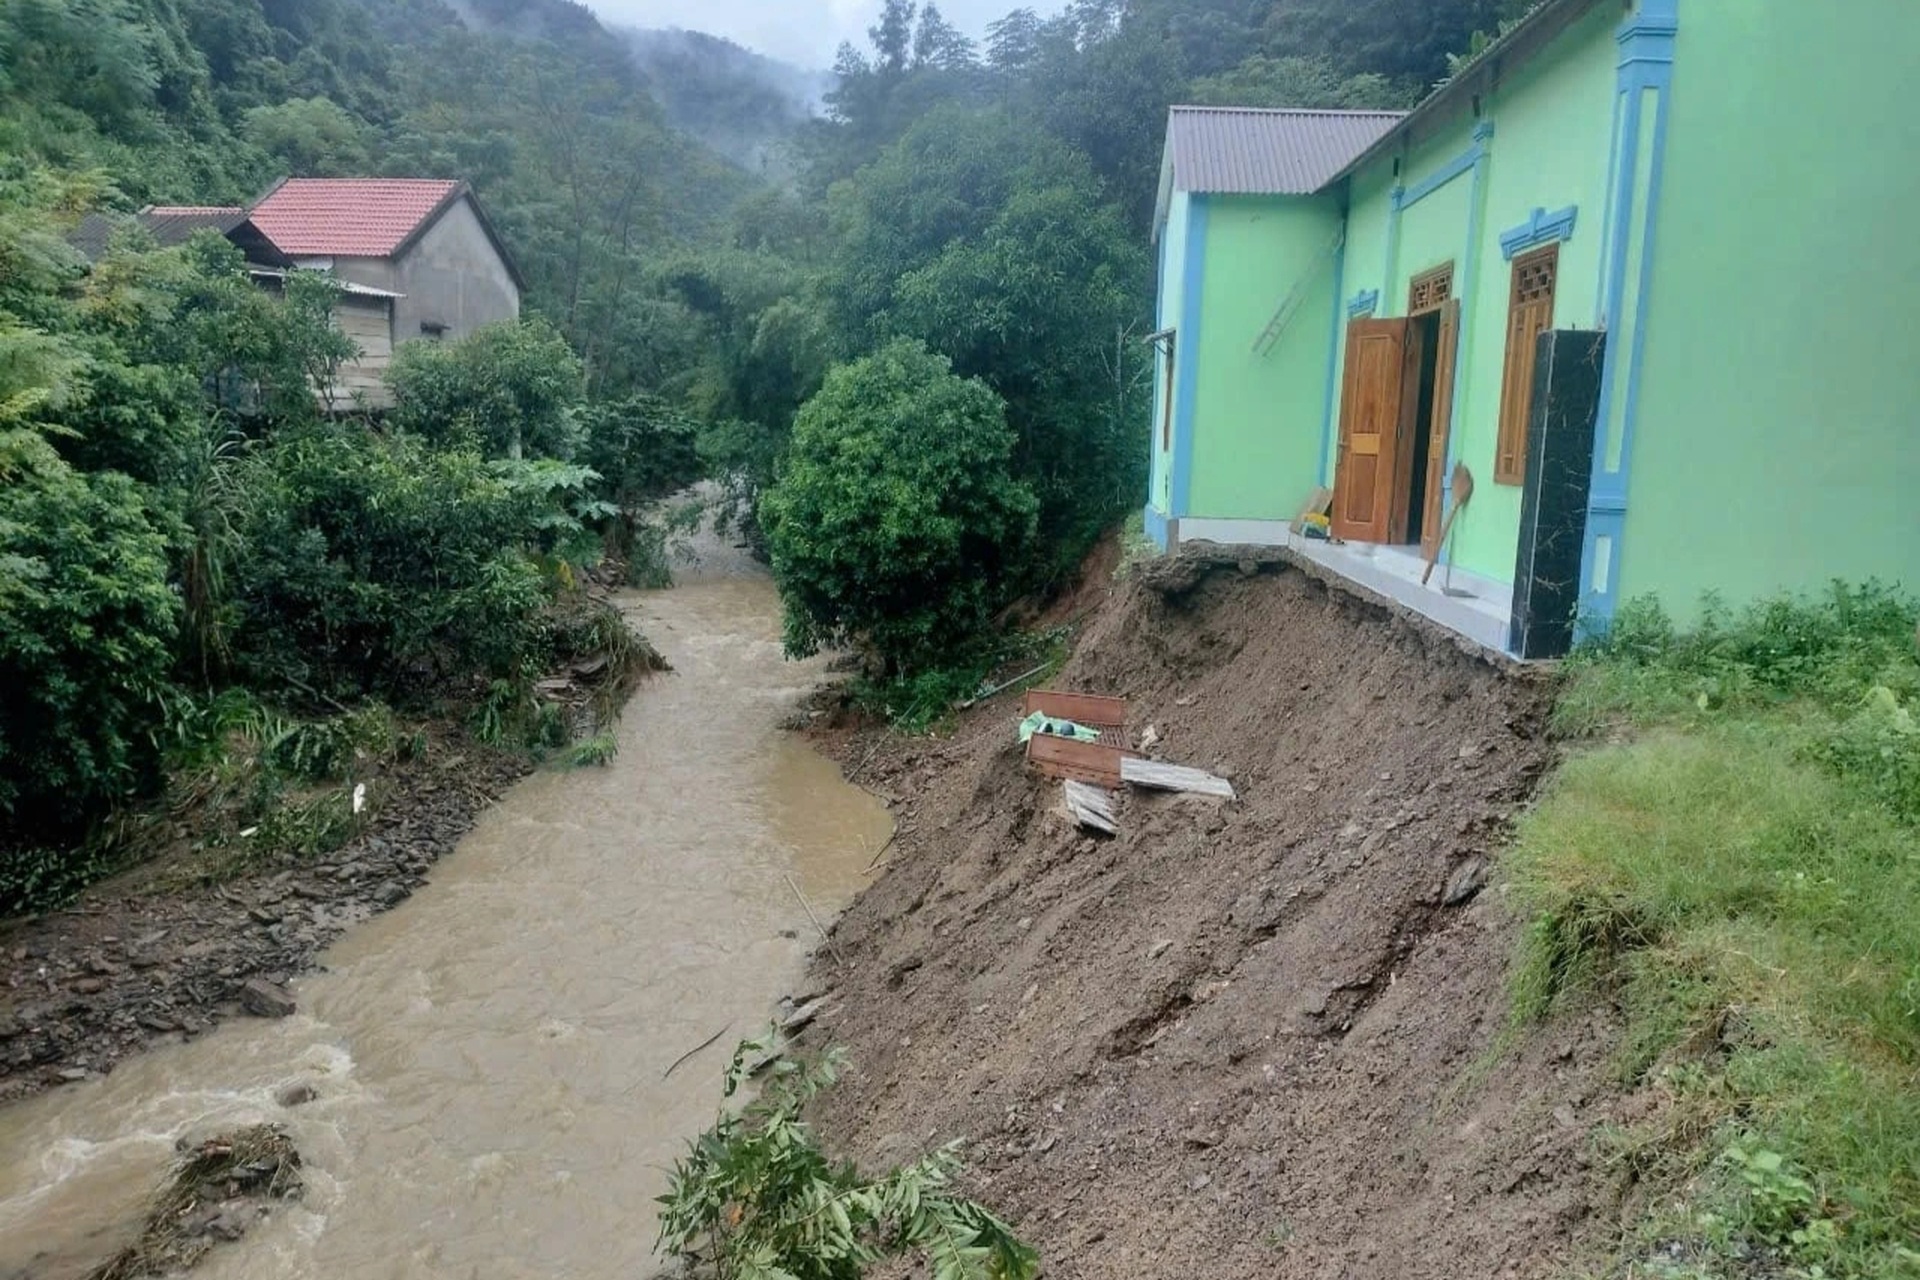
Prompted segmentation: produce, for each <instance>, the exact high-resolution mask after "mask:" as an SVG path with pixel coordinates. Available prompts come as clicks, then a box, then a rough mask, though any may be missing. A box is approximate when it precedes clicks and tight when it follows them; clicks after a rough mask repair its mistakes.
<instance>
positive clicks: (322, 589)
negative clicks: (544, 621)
mask: <svg viewBox="0 0 1920 1280" xmlns="http://www.w3.org/2000/svg"><path fill="white" fill-rule="evenodd" d="M246 466H247V470H248V474H247V478H246V483H245V489H246V491H247V494H248V499H247V505H246V509H245V510H244V512H243V513H242V515H241V518H240V519H241V538H242V540H243V542H244V543H245V544H246V545H247V546H248V547H250V548H251V549H252V550H251V553H250V554H249V555H248V556H246V557H245V558H243V559H242V560H240V561H239V562H238V563H236V564H235V565H234V566H233V567H232V570H231V578H232V590H233V594H234V599H235V603H236V606H237V608H238V610H239V611H240V615H241V620H240V623H239V625H238V627H237V628H236V632H235V636H234V648H235V654H236V663H237V665H238V667H239V669H240V670H241V671H243V672H244V673H246V674H248V675H249V676H250V678H252V679H253V680H256V681H258V682H260V683H261V684H262V685H263V686H264V687H267V688H274V687H276V685H277V684H283V683H284V682H286V681H287V680H289V679H291V680H293V681H296V682H298V684H299V685H305V686H308V687H310V688H312V689H314V690H316V691H320V692H330V693H334V694H337V695H340V696H351V697H357V696H359V695H361V694H365V693H372V692H379V693H381V694H383V695H386V696H394V697H401V698H405V697H408V696H413V695H418V694H420V693H423V692H428V691H433V690H439V689H445V688H447V687H448V686H449V685H450V684H451V683H452V682H455V681H459V680H462V679H465V678H466V677H469V676H471V675H475V674H489V675H496V676H504V675H507V674H510V673H517V671H518V669H519V667H520V666H521V664H522V662H523V661H524V659H525V658H526V657H527V656H528V654H529V653H530V651H531V650H532V648H533V646H534V644H535V641H536V639H537V637H538V635H539V619H538V616H537V615H538V611H539V609H540V607H541V605H542V604H543V603H544V602H545V600H546V598H547V590H546V588H545V586H544V585H543V581H542V576H541V573H540V571H539V569H538V568H537V567H536V566H535V564H534V563H533V561H532V560H531V559H530V557H529V553H530V552H532V551H534V550H536V549H537V546H538V544H539V542H540V540H541V539H542V538H543V537H545V536H548V534H549V532H550V531H549V530H547V529H546V526H547V525H548V524H549V523H550V522H551V521H553V520H554V519H555V518H556V517H560V518H564V512H556V511H555V508H554V507H553V505H552V502H551V495H550V493H548V492H544V491H543V490H542V488H541V486H538V485H533V484H516V483H514V482H513V481H511V480H510V479H509V478H507V477H506V476H504V475H503V474H502V473H501V471H500V470H499V469H497V468H495V467H493V466H491V465H489V464H488V463H486V462H485V461H483V460H482V459H481V458H480V456H479V455H478V454H476V453H469V452H462V451H458V450H436V449H431V448H428V447H427V446H426V445H425V444H423V443H422V442H421V441H419V440H417V439H413V438H410V437H405V436H401V437H391V438H390V437H382V436H378V435H375V434H372V433H370V432H368V431H366V430H364V429H362V428H360V427H358V426H354V425H337V426H323V427H315V428H311V429H308V430H304V431H297V432H291V433H288V434H287V435H285V436H284V437H282V438H281V439H279V440H276V441H275V442H273V443H272V444H271V445H269V446H268V447H266V448H264V449H261V450H258V451H256V452H255V453H254V454H253V455H252V456H251V457H250V458H249V459H248V460H247V464H246Z"/></svg>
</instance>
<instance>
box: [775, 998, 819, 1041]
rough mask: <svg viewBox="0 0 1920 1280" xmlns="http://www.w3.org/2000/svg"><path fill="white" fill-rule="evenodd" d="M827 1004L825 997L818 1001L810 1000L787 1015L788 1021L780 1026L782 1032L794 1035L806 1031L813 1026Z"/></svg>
mask: <svg viewBox="0 0 1920 1280" xmlns="http://www.w3.org/2000/svg"><path fill="white" fill-rule="evenodd" d="M826 1004H827V998H826V997H825V996H821V997H820V998H819V999H817V1000H809V1001H808V1002H807V1003H805V1004H803V1005H801V1006H800V1007H799V1008H798V1009H795V1010H794V1011H793V1012H792V1013H790V1014H788V1015H787V1017H786V1020H785V1021H783V1022H782V1023H781V1024H780V1030H781V1032H782V1033H784V1034H786V1035H793V1034H794V1033H796V1032H799V1031H804V1030H805V1029H806V1028H807V1027H808V1026H810V1025H811V1024H812V1022H813V1020H814V1019H815V1018H817V1017H819V1016H820V1010H822V1009H824V1008H825V1007H826Z"/></svg>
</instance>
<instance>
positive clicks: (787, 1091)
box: [657, 1042, 1040, 1280]
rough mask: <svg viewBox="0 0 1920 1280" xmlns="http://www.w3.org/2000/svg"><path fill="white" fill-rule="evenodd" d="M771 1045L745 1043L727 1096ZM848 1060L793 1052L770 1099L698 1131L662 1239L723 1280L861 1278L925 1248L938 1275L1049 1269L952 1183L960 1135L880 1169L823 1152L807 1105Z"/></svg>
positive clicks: (998, 1277)
mask: <svg viewBox="0 0 1920 1280" xmlns="http://www.w3.org/2000/svg"><path fill="white" fill-rule="evenodd" d="M763 1048H764V1046H762V1045H758V1044H755V1043H752V1042H748V1043H744V1044H742V1045H741V1046H740V1047H739V1048H738V1049H736V1050H735V1051H734V1055H733V1062H732V1064H731V1065H730V1066H729V1067H728V1068H727V1075H726V1086H725V1096H726V1097H728V1098H732V1097H733V1096H734V1095H735V1094H736V1093H738V1092H739V1089H740V1086H741V1084H742V1083H743V1082H744V1081H745V1079H746V1075H747V1065H746V1064H747V1061H748V1059H749V1057H751V1056H754V1055H756V1054H758V1053H759V1052H761V1051H762V1050H763ZM839 1068H840V1059H839V1057H838V1055H836V1054H831V1053H830V1054H829V1055H828V1056H827V1058H826V1059H825V1060H824V1061H822V1062H820V1063H818V1064H815V1065H812V1066H806V1067H802V1066H800V1065H798V1064H795V1063H792V1062H788V1061H782V1062H780V1063H778V1064H776V1065H775V1068H774V1070H775V1071H776V1072H777V1074H776V1075H775V1076H774V1078H773V1080H772V1082H771V1083H770V1084H769V1085H768V1086H767V1088H766V1090H765V1092H764V1093H762V1095H761V1096H760V1097H759V1098H757V1099H755V1100H754V1101H752V1102H750V1103H748V1104H747V1105H746V1107H745V1108H743V1109H742V1110H740V1111H737V1112H723V1113H722V1114H721V1116H720V1118H719V1119H718V1120H716V1121H715V1122H714V1125H713V1127H712V1128H711V1129H709V1130H707V1132H705V1133H704V1134H702V1135H701V1136H700V1137H698V1138H696V1139H695V1140H694V1142H693V1144H692V1149H691V1150H690V1151H689V1152H688V1154H687V1156H686V1157H685V1158H684V1159H682V1160H679V1161H677V1162H676V1163H675V1165H674V1167H673V1172H672V1175H671V1181H670V1182H669V1184H668V1189H667V1194H666V1195H664V1196H662V1197H660V1204H661V1206H662V1208H661V1212H660V1239H659V1244H658V1245H657V1247H658V1248H661V1249H664V1250H666V1251H667V1252H669V1253H671V1254H673V1255H674V1256H676V1257H678V1258H680V1259H681V1260H682V1261H685V1262H688V1263H697V1264H698V1265H700V1266H701V1267H703V1268H707V1269H710V1270H711V1273H712V1274H713V1275H714V1276H715V1277H716V1278H717V1280H774V1278H775V1277H788V1280H859V1277H861V1276H863V1275H865V1274H866V1271H867V1268H868V1267H869V1266H871V1265H872V1264H874V1263H875V1262H879V1261H881V1260H882V1259H886V1258H898V1257H904V1256H909V1255H913V1254H921V1255H923V1256H924V1257H925V1258H926V1260H927V1262H928V1264H929V1267H930V1268H931V1274H932V1275H933V1276H934V1278H935V1280H1028V1278H1029V1277H1032V1276H1035V1275H1037V1274H1038V1273H1039V1269H1040V1258H1039V1255H1038V1254H1036V1253H1035V1252H1034V1251H1033V1250H1032V1249H1030V1248H1028V1247H1027V1246H1026V1245H1025V1244H1023V1243H1021V1242H1020V1240H1019V1239H1018V1238H1017V1237H1016V1236H1015V1235H1014V1234H1013V1231H1012V1229H1011V1228H1010V1227H1008V1226H1007V1224H1006V1223H1004V1222H1001V1221H1000V1220H999V1219H998V1218H996V1217H994V1216H993V1214H992V1213H990V1212H988V1211H987V1210H986V1209H985V1208H983V1207H981V1206H980V1205H978V1204H975V1203H974V1202H973V1201H971V1200H964V1199H961V1198H959V1197H957V1196H955V1195H953V1194H952V1192H951V1191H950V1190H949V1189H948V1188H949V1187H950V1186H951V1184H952V1181H953V1178H954V1176H955V1175H956V1174H957V1173H958V1172H959V1170H960V1157H959V1148H960V1144H959V1143H952V1144H950V1145H948V1146H945V1147H942V1148H940V1149H939V1150H937V1151H935V1152H933V1153H931V1154H930V1155H927V1156H924V1157H922V1158H921V1159H920V1160H918V1161H915V1162H914V1163H913V1164H910V1165H906V1166H904V1167H902V1168H898V1169H894V1170H892V1171H891V1172H889V1173H886V1174H884V1175H882V1176H880V1177H877V1178H868V1177H864V1176H863V1175H861V1173H860V1172H859V1171H858V1170H857V1169H855V1168H854V1166H853V1165H852V1164H851V1163H846V1162H841V1163H835V1162H834V1161H831V1160H829V1159H828V1158H827V1157H826V1155H825V1154H824V1153H823V1152H821V1150H820V1148H819V1146H818V1144H817V1143H816V1141H815V1139H814V1136H813V1133H812V1131H811V1130H810V1129H809V1128H808V1127H807V1126H806V1124H805V1123H804V1122H803V1121H802V1120H801V1119H800V1111H801V1108H803V1107H804V1106H805V1105H806V1104H807V1102H808V1101H809V1100H810V1099H812V1098H813V1097H815V1096H816V1095H817V1094H818V1093H819V1092H820V1091H821V1090H822V1089H824V1088H826V1087H827V1086H829V1085H831V1084H832V1083H833V1081H834V1079H835V1077H836V1076H837V1075H838V1072H839Z"/></svg>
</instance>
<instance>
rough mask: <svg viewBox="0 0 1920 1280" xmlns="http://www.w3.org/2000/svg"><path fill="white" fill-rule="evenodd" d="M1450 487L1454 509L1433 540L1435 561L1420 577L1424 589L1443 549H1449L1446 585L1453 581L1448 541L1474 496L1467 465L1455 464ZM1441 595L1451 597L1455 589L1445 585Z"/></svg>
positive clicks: (1432, 560) (1471, 476) (1430, 561)
mask: <svg viewBox="0 0 1920 1280" xmlns="http://www.w3.org/2000/svg"><path fill="white" fill-rule="evenodd" d="M1450 487H1451V488H1452V490H1453V507H1452V509H1451V510H1449V511H1448V512H1447V518H1446V520H1445V521H1444V522H1443V523H1442V524H1441V525H1440V536H1439V537H1437V538H1435V539H1434V540H1433V559H1431V560H1429V561H1427V571H1426V572H1425V573H1423V574H1421V575H1420V585H1421V586H1423V587H1424V586H1426V585H1427V582H1428V580H1430V579H1431V578H1432V577H1433V566H1434V565H1436V564H1438V563H1439V562H1440V551H1441V548H1443V547H1446V548H1447V577H1446V583H1447V584H1450V583H1452V581H1453V549H1452V548H1451V547H1448V546H1447V539H1448V538H1449V537H1450V536H1452V534H1453V522H1454V521H1455V520H1456V519H1458V518H1459V515H1460V511H1461V509H1462V508H1463V507H1465V506H1466V505H1467V499H1469V498H1471V497H1472V496H1473V472H1471V471H1469V470H1467V464H1466V463H1464V462H1456V463H1454V464H1453V482H1452V484H1451V486H1450ZM1440 593H1441V594H1442V595H1449V596H1450V595H1452V594H1453V588H1452V587H1451V586H1450V585H1446V584H1443V585H1442V586H1441V588H1440Z"/></svg>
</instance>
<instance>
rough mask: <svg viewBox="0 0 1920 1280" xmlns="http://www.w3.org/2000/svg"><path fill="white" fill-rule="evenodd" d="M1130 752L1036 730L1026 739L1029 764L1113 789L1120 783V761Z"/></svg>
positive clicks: (1050, 773) (1049, 773)
mask: <svg viewBox="0 0 1920 1280" xmlns="http://www.w3.org/2000/svg"><path fill="white" fill-rule="evenodd" d="M1127 754H1130V753H1128V752H1124V751H1122V750H1121V749H1120V748H1119V747H1110V746H1108V745H1106V744H1105V743H1103V742H1075V741H1074V740H1073V739H1072V738H1056V737H1054V736H1053V735H1052V734H1050V733H1036V734H1034V735H1033V736H1032V737H1031V738H1029V739H1027V763H1028V764H1030V765H1032V766H1033V767H1034V768H1035V769H1037V770H1039V771H1040V772H1041V773H1043V774H1045V775H1047V776H1048V777H1049V778H1073V779H1076V780H1077V781H1080V782H1091V783H1093V784H1094V785H1095V786H1100V787H1106V788H1107V789H1108V790H1112V789H1113V788H1115V787H1118V786H1119V785H1120V761H1121V759H1122V757H1123V756H1125V755H1127Z"/></svg>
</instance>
